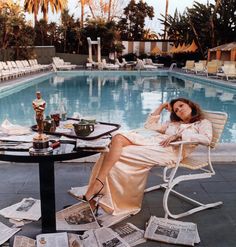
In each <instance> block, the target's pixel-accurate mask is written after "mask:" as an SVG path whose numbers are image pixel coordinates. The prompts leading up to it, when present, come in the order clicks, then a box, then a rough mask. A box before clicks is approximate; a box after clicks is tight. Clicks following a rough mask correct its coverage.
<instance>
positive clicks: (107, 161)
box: [85, 134, 132, 200]
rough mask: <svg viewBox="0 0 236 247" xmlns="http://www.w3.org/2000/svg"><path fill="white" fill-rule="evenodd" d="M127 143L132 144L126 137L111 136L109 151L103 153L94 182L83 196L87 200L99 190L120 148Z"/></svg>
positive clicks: (119, 153) (117, 157)
mask: <svg viewBox="0 0 236 247" xmlns="http://www.w3.org/2000/svg"><path fill="white" fill-rule="evenodd" d="M128 145H132V142H131V141H129V140H128V139H127V138H126V137H124V136H122V135H120V134H117V135H115V136H114V137H113V138H112V142H111V147H110V150H109V152H108V153H107V154H106V155H105V157H104V160H103V163H102V166H101V168H100V170H99V173H98V175H97V178H96V179H95V181H94V183H93V184H91V185H90V187H89V188H88V190H87V192H86V194H85V197H86V198H87V199H88V200H89V199H90V198H92V196H93V195H94V194H96V193H98V192H99V190H100V189H101V188H102V187H103V183H104V182H105V179H106V177H107V175H108V173H109V171H110V170H111V168H112V166H113V165H114V164H115V163H116V162H117V161H118V160H119V158H120V155H121V152H122V148H123V147H126V146H128Z"/></svg>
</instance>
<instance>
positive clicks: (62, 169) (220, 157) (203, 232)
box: [0, 69, 236, 247]
mask: <svg viewBox="0 0 236 247" xmlns="http://www.w3.org/2000/svg"><path fill="white" fill-rule="evenodd" d="M50 73H51V72H48V73H47V74H48V75H49V74H50ZM59 73H61V72H59ZM108 73H109V72H108ZM151 73H153V72H151ZM173 73H176V74H180V73H181V70H179V69H174V70H173ZM145 74H146V71H145ZM181 74H182V75H183V76H186V77H191V78H195V79H196V80H197V78H198V76H196V75H193V74H189V73H187V74H186V73H181ZM41 75H45V73H41V74H34V75H30V76H27V77H21V78H18V79H16V80H10V81H3V82H1V83H0V90H1V89H4V90H5V89H6V88H8V87H9V86H13V85H16V84H23V83H24V82H25V81H26V80H32V79H34V78H38V77H40V76H41ZM200 77H201V79H202V78H203V76H200ZM204 78H206V77H204ZM217 83H221V84H222V85H229V84H230V86H232V87H235V88H236V83H234V82H228V81H221V80H217ZM231 84H232V85H231ZM234 150H236V144H235V143H228V144H219V146H218V147H217V148H216V150H214V151H213V155H212V160H213V162H214V167H215V170H216V175H215V176H214V177H213V178H211V179H208V180H204V179H203V180H201V181H200V180H199V181H195V182H189V183H184V184H183V187H182V186H180V185H179V186H178V188H179V190H180V191H183V192H186V193H187V194H188V195H190V194H191V195H192V196H194V197H196V198H198V199H199V200H202V201H216V200H217V201H218V200H221V201H223V202H224V204H223V205H222V206H220V207H219V208H215V209H209V210H205V211H202V212H198V213H196V214H194V215H192V216H188V217H184V218H182V219H181V220H182V221H189V222H194V223H196V224H197V226H198V231H199V235H200V239H201V242H200V244H197V245H196V246H199V247H235V243H236V207H235V205H236V182H235V177H236V154H235V152H234ZM203 152H205V151H203V150H201V149H200V150H199V151H198V152H197V153H196V155H197V156H198V157H201V156H202V153H203ZM95 159H96V157H91V158H90V159H88V160H87V161H93V162H94V161H95ZM84 161H85V160H80V162H78V161H71V162H67V163H57V164H56V165H55V170H56V178H55V179H56V181H55V182H56V208H57V211H58V210H61V209H62V208H63V207H64V206H65V205H68V204H74V203H76V202H77V201H76V200H75V199H74V198H72V197H71V196H70V195H68V194H67V190H68V189H69V188H70V187H76V186H83V185H86V184H87V181H88V178H89V174H90V172H91V169H92V166H93V164H94V163H93V162H90V163H84ZM154 171H155V170H154V169H153V170H152V171H151V173H150V176H149V180H148V186H150V185H153V184H155V183H158V181H159V180H158V179H157V178H156V177H155V176H154ZM0 181H1V183H0V188H1V190H0V197H1V200H0V208H1V209H2V208H4V207H7V206H9V205H12V204H14V203H17V202H19V201H20V200H22V199H23V198H24V197H34V198H36V199H39V177H38V166H37V165H36V164H19V163H18V164H16V163H6V162H0ZM162 198H163V192H162V191H154V192H150V193H147V194H145V196H144V200H143V205H142V210H141V212H140V213H139V214H137V215H135V216H132V217H130V218H128V219H126V221H127V222H131V223H133V224H134V225H136V226H137V227H139V228H140V229H145V223H146V222H147V220H148V219H149V218H150V216H151V215H155V216H158V217H163V216H164V211H163V207H162ZM170 206H171V208H173V209H174V210H176V211H180V210H182V209H186V208H189V204H187V203H185V202H183V201H180V200H179V199H178V198H175V197H172V198H171V199H170ZM0 221H1V222H3V223H5V224H7V225H9V226H10V225H11V224H9V221H8V220H7V219H5V218H4V217H2V216H0ZM40 224H41V222H40V220H39V221H38V222H35V223H30V224H28V225H25V226H23V227H22V230H21V231H20V232H18V233H17V234H18V235H24V236H28V237H32V238H35V236H36V235H37V234H39V233H40V231H41V230H40ZM12 243H13V238H11V239H10V241H9V243H6V244H5V245H4V246H12ZM139 246H140V247H154V246H155V247H165V246H166V247H171V246H174V245H169V244H164V243H159V242H154V241H147V242H146V243H143V244H140V245H139ZM179 246H180V245H179Z"/></svg>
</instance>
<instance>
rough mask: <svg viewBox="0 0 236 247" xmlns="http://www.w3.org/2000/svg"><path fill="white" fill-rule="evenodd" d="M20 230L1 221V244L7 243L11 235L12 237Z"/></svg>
mask: <svg viewBox="0 0 236 247" xmlns="http://www.w3.org/2000/svg"><path fill="white" fill-rule="evenodd" d="M20 230H21V229H20V228H10V227H8V226H6V225H4V224H3V223H2V222H0V245H1V244H3V243H5V242H6V241H7V240H8V239H9V238H10V237H12V236H13V235H14V234H16V233H17V232H19V231H20Z"/></svg>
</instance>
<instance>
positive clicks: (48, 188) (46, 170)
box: [39, 161, 56, 233]
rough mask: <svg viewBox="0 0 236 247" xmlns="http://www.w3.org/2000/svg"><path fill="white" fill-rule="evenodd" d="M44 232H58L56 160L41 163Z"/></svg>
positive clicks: (40, 179) (40, 177)
mask: <svg viewBox="0 0 236 247" xmlns="http://www.w3.org/2000/svg"><path fill="white" fill-rule="evenodd" d="M39 181H40V199H41V213H42V217H41V221H42V232H43V233H50V232H56V218H55V217H56V215H55V213H56V212H55V211H56V210H55V180H54V161H47V162H45V161H44V162H40V163H39Z"/></svg>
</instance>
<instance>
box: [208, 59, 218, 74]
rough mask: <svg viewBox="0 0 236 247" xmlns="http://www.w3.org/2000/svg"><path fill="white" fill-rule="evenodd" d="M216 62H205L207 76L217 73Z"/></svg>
mask: <svg viewBox="0 0 236 247" xmlns="http://www.w3.org/2000/svg"><path fill="white" fill-rule="evenodd" d="M218 69H219V67H218V64H217V63H216V62H209V63H208V64H207V67H206V74H207V77H208V76H210V75H214V76H216V75H217V72H218Z"/></svg>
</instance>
